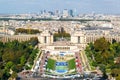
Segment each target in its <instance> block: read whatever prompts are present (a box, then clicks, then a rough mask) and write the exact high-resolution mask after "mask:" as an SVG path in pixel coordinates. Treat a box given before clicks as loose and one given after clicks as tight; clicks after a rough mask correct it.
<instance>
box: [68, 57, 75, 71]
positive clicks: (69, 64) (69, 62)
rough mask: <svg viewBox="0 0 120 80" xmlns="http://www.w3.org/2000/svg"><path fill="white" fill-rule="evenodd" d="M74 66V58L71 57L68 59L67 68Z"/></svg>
mask: <svg viewBox="0 0 120 80" xmlns="http://www.w3.org/2000/svg"><path fill="white" fill-rule="evenodd" d="M74 68H76V65H75V59H71V60H69V61H68V69H69V70H71V69H74Z"/></svg>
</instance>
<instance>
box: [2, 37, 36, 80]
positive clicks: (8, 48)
mask: <svg viewBox="0 0 120 80" xmlns="http://www.w3.org/2000/svg"><path fill="white" fill-rule="evenodd" d="M34 41H35V42H36V39H35V38H32V39H31V40H30V41H26V42H18V41H17V40H15V41H12V42H7V43H2V42H0V80H8V78H9V77H11V78H15V77H17V73H18V72H20V71H22V70H23V69H30V68H31V67H32V65H33V61H34V59H35V57H36V55H37V53H38V49H35V48H34V46H35V44H37V43H33V42H34ZM11 72H12V73H11Z"/></svg>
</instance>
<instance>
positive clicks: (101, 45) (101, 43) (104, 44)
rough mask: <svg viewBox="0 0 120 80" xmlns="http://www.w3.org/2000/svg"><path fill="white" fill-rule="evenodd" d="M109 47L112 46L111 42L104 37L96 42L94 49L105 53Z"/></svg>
mask: <svg viewBox="0 0 120 80" xmlns="http://www.w3.org/2000/svg"><path fill="white" fill-rule="evenodd" d="M109 46H110V44H109V42H108V41H107V40H106V39H105V38H104V37H103V38H100V39H97V40H96V41H95V42H94V47H95V50H96V51H105V50H108V49H109Z"/></svg>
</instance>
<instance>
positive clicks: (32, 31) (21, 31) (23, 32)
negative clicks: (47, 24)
mask: <svg viewBox="0 0 120 80" xmlns="http://www.w3.org/2000/svg"><path fill="white" fill-rule="evenodd" d="M15 33H16V34H19V33H22V34H37V33H41V31H39V30H37V29H24V28H18V29H16V31H15Z"/></svg>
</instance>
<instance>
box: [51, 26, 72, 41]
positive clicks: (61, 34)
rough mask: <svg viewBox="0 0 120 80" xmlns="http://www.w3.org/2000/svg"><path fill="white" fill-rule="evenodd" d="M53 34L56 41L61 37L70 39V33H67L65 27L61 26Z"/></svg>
mask: <svg viewBox="0 0 120 80" xmlns="http://www.w3.org/2000/svg"><path fill="white" fill-rule="evenodd" d="M53 36H54V41H57V40H59V39H60V38H64V39H67V40H69V39H70V34H69V33H66V32H65V30H64V28H63V27H61V28H60V29H58V32H57V33H54V35H53Z"/></svg>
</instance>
